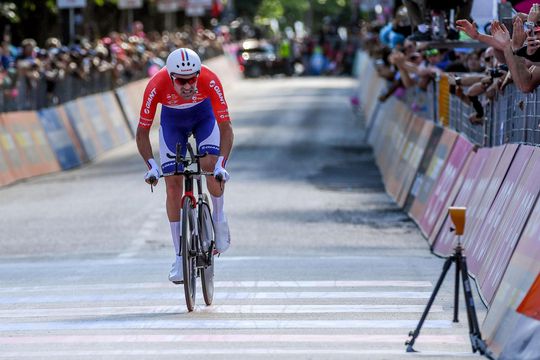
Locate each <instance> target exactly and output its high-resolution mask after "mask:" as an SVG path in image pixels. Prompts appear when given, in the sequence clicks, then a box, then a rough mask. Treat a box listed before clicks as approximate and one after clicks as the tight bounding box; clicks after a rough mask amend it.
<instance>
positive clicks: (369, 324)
mask: <svg viewBox="0 0 540 360" xmlns="http://www.w3.org/2000/svg"><path fill="white" fill-rule="evenodd" d="M416 325H418V321H417V320H179V319H177V320H126V319H122V320H118V321H113V320H102V321H92V320H82V321H69V320H67V321H40V322H19V323H3V324H0V331H1V332H13V331H58V330H103V329H124V330H125V329H182V330H188V329H189V330H193V329H414V328H415V327H416ZM423 327H424V328H432V329H450V328H452V322H451V321H449V320H427V321H425V322H424V324H423Z"/></svg>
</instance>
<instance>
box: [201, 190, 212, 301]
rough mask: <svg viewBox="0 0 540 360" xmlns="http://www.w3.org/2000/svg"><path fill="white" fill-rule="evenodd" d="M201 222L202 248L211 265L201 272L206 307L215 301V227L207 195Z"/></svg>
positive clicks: (202, 207)
mask: <svg viewBox="0 0 540 360" xmlns="http://www.w3.org/2000/svg"><path fill="white" fill-rule="evenodd" d="M199 221H200V224H201V227H200V229H201V236H200V238H201V240H202V241H201V246H202V248H203V253H204V255H205V256H206V258H207V260H208V263H209V264H210V265H207V266H205V267H204V268H203V269H202V271H201V285H202V291H203V297H204V302H205V303H206V305H212V301H213V300H214V226H213V223H212V215H211V214H210V205H208V197H207V196H206V194H205V195H204V202H203V203H202V205H201V207H200V217H199Z"/></svg>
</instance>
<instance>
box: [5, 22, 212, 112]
mask: <svg viewBox="0 0 540 360" xmlns="http://www.w3.org/2000/svg"><path fill="white" fill-rule="evenodd" d="M132 28H133V31H132V32H131V33H120V32H111V33H110V34H108V36H105V37H102V38H99V39H97V40H95V41H92V42H91V41H89V40H87V39H84V38H80V39H78V40H77V41H76V42H75V43H74V44H72V45H70V46H66V45H65V44H62V43H61V42H60V40H59V39H57V38H54V37H51V38H49V39H47V41H46V42H45V44H43V45H42V46H38V44H36V41H34V40H33V39H25V40H23V41H22V42H21V44H20V46H14V44H12V43H11V42H10V39H9V37H8V36H5V37H4V38H3V41H2V46H1V48H0V57H1V61H0V85H1V93H0V110H1V111H14V110H27V109H38V108H41V107H46V106H50V105H55V104H58V103H60V102H65V101H68V100H71V99H74V98H76V97H78V96H82V95H87V94H91V93H94V92H98V91H104V90H108V89H112V88H114V87H116V86H121V85H123V84H125V83H127V82H129V81H133V80H136V79H140V78H143V77H146V76H151V75H152V74H153V73H155V72H156V71H158V70H159V69H160V68H161V67H162V66H163V65H164V61H165V59H166V57H167V55H168V54H169V52H170V51H171V50H172V49H175V48H177V47H183V46H186V47H191V48H193V49H196V50H197V51H198V53H199V54H200V55H201V57H202V58H203V59H204V58H209V57H213V56H216V55H218V54H219V53H221V52H222V47H221V43H220V42H221V38H220V36H219V34H217V33H216V32H214V31H211V30H208V29H198V30H193V29H192V28H191V27H185V28H182V29H181V30H180V31H177V32H163V33H159V32H155V31H152V32H148V33H145V32H144V28H143V25H142V24H141V23H140V22H135V24H134V25H133V27H132Z"/></svg>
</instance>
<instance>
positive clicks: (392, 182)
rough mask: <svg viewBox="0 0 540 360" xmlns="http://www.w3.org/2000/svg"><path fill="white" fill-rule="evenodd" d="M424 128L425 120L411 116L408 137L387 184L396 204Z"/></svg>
mask: <svg viewBox="0 0 540 360" xmlns="http://www.w3.org/2000/svg"><path fill="white" fill-rule="evenodd" d="M423 126H424V120H423V119H421V118H419V117H417V116H415V115H411V120H410V126H409V129H408V132H407V135H406V136H405V139H404V141H403V145H402V146H401V149H400V151H399V152H397V153H396V158H397V161H396V164H395V166H394V168H393V171H392V174H391V176H390V177H389V178H388V181H387V184H386V187H387V190H388V193H389V194H390V196H392V198H393V199H394V201H396V202H397V198H398V195H399V189H400V188H401V184H403V181H404V179H405V176H406V175H407V163H408V160H409V158H410V157H411V156H412V153H413V149H414V146H415V144H416V143H417V142H418V138H419V136H420V132H421V131H422V127H423Z"/></svg>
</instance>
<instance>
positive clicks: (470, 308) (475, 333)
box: [405, 237, 494, 359]
mask: <svg viewBox="0 0 540 360" xmlns="http://www.w3.org/2000/svg"><path fill="white" fill-rule="evenodd" d="M458 239H459V237H458ZM452 263H455V264H456V279H455V286H454V320H453V322H459V320H458V311H459V277H460V275H461V280H462V284H463V292H464V295H465V305H466V308H467V319H468V321H469V337H470V340H471V345H472V351H473V353H475V352H477V351H478V352H480V354H482V355H485V356H486V357H487V358H489V359H494V358H493V356H492V355H491V352H490V351H489V350H488V349H487V345H486V343H485V341H484V340H482V335H481V333H480V327H479V326H478V318H477V317H476V308H475V307H474V299H473V294H472V290H471V283H470V281H469V274H468V271H467V259H466V257H465V255H464V254H463V247H462V246H461V242H460V241H459V240H458V245H457V246H456V247H455V249H454V253H453V254H452V255H451V256H450V257H448V258H447V259H446V261H445V262H444V265H443V270H442V273H441V276H440V277H439V280H438V281H437V284H436V285H435V289H434V290H433V293H432V294H431V297H430V298H429V302H428V304H427V306H426V308H425V310H424V313H423V314H422V317H421V318H420V322H419V323H418V326H416V329H415V330H414V331H411V332H409V336H410V337H411V338H410V339H409V340H407V341H406V342H405V345H407V352H416V350H414V349H413V345H414V342H415V341H416V338H417V337H418V335H420V329H421V328H422V325H423V324H424V321H425V320H426V317H427V315H428V313H429V309H430V308H431V305H433V301H434V300H435V297H436V296H437V293H438V292H439V289H440V287H441V284H442V282H443V280H444V278H445V276H446V273H447V272H448V270H449V269H450V266H451V265H452Z"/></svg>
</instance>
